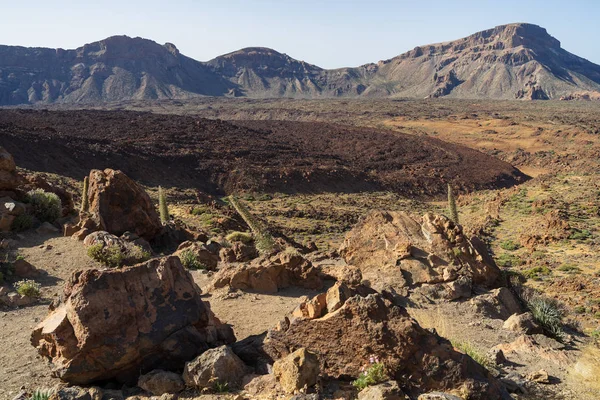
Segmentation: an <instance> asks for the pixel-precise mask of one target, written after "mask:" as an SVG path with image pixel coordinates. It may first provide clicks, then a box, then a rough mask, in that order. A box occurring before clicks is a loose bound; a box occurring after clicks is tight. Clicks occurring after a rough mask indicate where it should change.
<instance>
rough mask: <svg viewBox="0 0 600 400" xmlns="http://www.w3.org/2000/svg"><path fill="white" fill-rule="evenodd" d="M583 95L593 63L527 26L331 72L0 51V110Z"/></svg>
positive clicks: (170, 57) (107, 44) (167, 56)
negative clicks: (207, 100)
mask: <svg viewBox="0 0 600 400" xmlns="http://www.w3.org/2000/svg"><path fill="white" fill-rule="evenodd" d="M585 91H592V92H593V91H600V66H598V65H596V64H593V63H591V62H589V61H587V60H585V59H583V58H580V57H577V56H575V55H573V54H571V53H569V52H567V51H566V50H563V49H562V48H561V47H560V42H559V41H558V40H557V39H555V38H553V37H552V36H550V35H549V34H548V33H547V32H546V30H545V29H544V28H541V27H539V26H536V25H531V24H509V25H502V26H498V27H496V28H493V29H489V30H486V31H482V32H478V33H475V34H473V35H471V36H468V37H466V38H463V39H459V40H455V41H451V42H446V43H439V44H432V45H426V46H419V47H416V48H415V49H413V50H411V51H409V52H406V53H404V54H401V55H399V56H397V57H394V58H392V59H389V60H385V61H380V62H378V63H377V64H367V65H363V66H360V67H356V68H341V69H335V70H325V69H322V68H319V67H317V66H315V65H312V64H308V63H306V62H304V61H298V60H295V59H293V58H291V57H289V56H288V55H286V54H282V53H279V52H277V51H275V50H271V49H267V48H262V47H252V48H246V49H242V50H239V51H236V52H233V53H229V54H225V55H223V56H219V57H217V58H215V59H213V60H211V61H208V62H205V63H202V62H198V61H195V60H192V59H191V58H188V57H186V56H184V55H182V54H180V53H179V51H178V50H177V48H176V47H175V46H174V45H172V44H170V43H167V44H165V45H164V46H162V45H159V44H157V43H155V42H152V41H150V40H146V39H141V38H129V37H126V36H114V37H110V38H108V39H105V40H102V41H99V42H96V43H91V44H86V45H84V46H83V47H80V48H78V49H75V50H62V49H56V50H53V49H41V48H24V47H13V46H0V105H11V104H23V103H53V102H65V103H96V102H107V101H122V100H129V99H164V98H177V99H185V98H190V97H194V96H247V97H258V98H261V97H262V98H265V97H292V98H316V97H386V96H392V97H409V98H426V97H430V98H436V97H450V98H490V99H552V98H561V97H562V98H572V97H573V96H571V95H572V94H573V93H581V92H585Z"/></svg>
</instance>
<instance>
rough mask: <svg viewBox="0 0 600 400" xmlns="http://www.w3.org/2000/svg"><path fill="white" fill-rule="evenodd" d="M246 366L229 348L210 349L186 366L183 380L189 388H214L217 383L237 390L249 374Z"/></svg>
mask: <svg viewBox="0 0 600 400" xmlns="http://www.w3.org/2000/svg"><path fill="white" fill-rule="evenodd" d="M247 372H248V371H247V368H246V365H245V364H244V362H243V361H242V360H240V358H239V357H238V356H237V355H235V353H234V352H233V351H231V348H229V347H228V346H221V347H217V348H215V349H210V350H207V351H205V352H204V353H202V354H200V355H199V356H198V357H196V358H195V359H194V360H192V361H190V362H188V363H186V364H185V369H184V371H183V380H184V381H185V384H186V385H188V386H189V387H194V388H198V389H203V388H212V387H213V386H214V385H215V383H216V382H218V383H220V384H225V383H227V386H228V388H230V389H232V388H237V387H239V386H240V385H241V383H242V378H243V377H244V375H246V373H247Z"/></svg>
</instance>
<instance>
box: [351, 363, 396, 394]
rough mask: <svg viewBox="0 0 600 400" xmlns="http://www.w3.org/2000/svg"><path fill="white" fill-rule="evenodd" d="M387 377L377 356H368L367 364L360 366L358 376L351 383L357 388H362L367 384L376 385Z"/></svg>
mask: <svg viewBox="0 0 600 400" xmlns="http://www.w3.org/2000/svg"><path fill="white" fill-rule="evenodd" d="M386 379H388V377H387V375H386V373H385V366H384V365H383V363H381V362H379V358H377V356H371V357H369V364H368V365H367V366H364V367H363V368H362V371H361V374H360V376H359V377H358V378H357V379H356V380H355V381H353V382H352V385H353V386H354V387H355V388H357V389H358V390H363V389H365V388H366V387H368V386H371V385H376V384H378V383H381V382H383V381H385V380H386Z"/></svg>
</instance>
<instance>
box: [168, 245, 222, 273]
mask: <svg viewBox="0 0 600 400" xmlns="http://www.w3.org/2000/svg"><path fill="white" fill-rule="evenodd" d="M185 251H191V252H192V253H194V255H195V256H196V258H197V259H198V261H199V262H200V263H201V264H202V265H204V266H205V267H206V269H208V270H215V269H217V264H218V262H219V257H218V256H217V255H215V254H214V253H213V252H211V251H210V250H209V249H208V248H207V247H206V245H205V244H204V243H200V242H191V241H185V242H183V243H181V244H180V245H179V247H178V248H177V251H176V252H175V253H173V255H174V256H178V257H181V254H182V253H183V252H185Z"/></svg>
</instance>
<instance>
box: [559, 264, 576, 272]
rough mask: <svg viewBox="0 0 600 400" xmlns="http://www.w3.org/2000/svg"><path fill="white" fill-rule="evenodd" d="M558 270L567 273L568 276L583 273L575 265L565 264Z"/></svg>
mask: <svg viewBox="0 0 600 400" xmlns="http://www.w3.org/2000/svg"><path fill="white" fill-rule="evenodd" d="M558 270H559V271H562V272H566V273H567V274H575V273H578V272H581V268H579V267H578V266H577V265H575V264H563V265H561V266H560V267H558Z"/></svg>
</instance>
